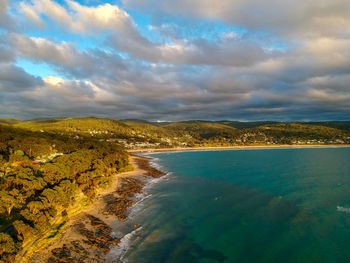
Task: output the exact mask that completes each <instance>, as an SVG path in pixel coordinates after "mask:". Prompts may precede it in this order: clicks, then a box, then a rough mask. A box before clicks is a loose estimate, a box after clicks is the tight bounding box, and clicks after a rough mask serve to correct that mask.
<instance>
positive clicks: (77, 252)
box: [21, 154, 165, 263]
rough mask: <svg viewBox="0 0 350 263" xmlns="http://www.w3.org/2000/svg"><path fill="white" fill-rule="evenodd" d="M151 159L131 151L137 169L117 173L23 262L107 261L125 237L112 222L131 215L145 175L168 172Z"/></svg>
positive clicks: (141, 189)
mask: <svg viewBox="0 0 350 263" xmlns="http://www.w3.org/2000/svg"><path fill="white" fill-rule="evenodd" d="M149 161H150V158H148V157H143V156H137V155H132V154H130V164H132V166H133V168H134V170H132V171H129V172H123V173H120V174H115V175H114V176H113V178H112V181H111V183H110V184H109V186H108V187H107V188H105V189H101V190H100V191H98V193H97V195H96V198H95V200H94V201H93V202H92V204H90V205H89V206H87V207H86V208H83V209H82V210H80V211H79V212H77V213H76V214H74V215H72V216H71V217H69V218H68V219H67V222H66V223H65V225H64V227H62V229H61V230H60V231H59V233H58V235H57V236H56V237H55V238H53V239H52V240H49V238H48V237H43V238H42V240H41V242H38V243H39V244H34V246H33V248H32V251H31V252H30V253H28V254H29V255H27V256H26V257H24V258H23V259H22V261H21V262H32V263H39V262H40V263H41V262H50V263H51V262H52V263H53V262H105V257H106V255H107V254H108V253H109V251H110V249H111V248H112V247H113V246H116V245H118V244H119V242H120V240H121V238H116V237H114V236H113V234H112V228H111V225H112V224H113V223H115V222H117V221H119V222H123V221H126V220H127V219H128V215H129V212H130V211H129V208H130V207H132V206H133V205H135V204H137V202H138V201H137V200H136V201H135V199H134V197H135V195H136V194H138V193H141V192H142V191H143V188H144V187H145V185H146V183H145V182H144V179H147V178H158V177H161V176H163V175H165V173H164V172H162V171H159V170H157V169H155V168H153V167H152V166H151V165H150V164H149ZM136 227H137V226H135V228H136Z"/></svg>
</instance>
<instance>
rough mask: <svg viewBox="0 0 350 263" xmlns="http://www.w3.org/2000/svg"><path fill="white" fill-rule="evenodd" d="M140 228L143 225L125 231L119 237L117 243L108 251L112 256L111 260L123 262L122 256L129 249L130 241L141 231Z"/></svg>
mask: <svg viewBox="0 0 350 263" xmlns="http://www.w3.org/2000/svg"><path fill="white" fill-rule="evenodd" d="M142 229H143V227H142V226H140V227H138V228H136V229H135V230H133V231H131V232H129V233H127V234H126V235H125V236H123V237H122V238H121V239H120V242H119V244H118V245H117V246H115V247H114V248H113V249H112V250H111V251H110V252H109V256H110V257H113V262H124V257H125V255H126V253H127V251H128V250H129V248H130V246H131V244H132V242H133V241H134V240H135V239H136V238H137V237H138V233H139V232H141V231H142Z"/></svg>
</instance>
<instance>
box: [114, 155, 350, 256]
mask: <svg viewBox="0 0 350 263" xmlns="http://www.w3.org/2000/svg"><path fill="white" fill-rule="evenodd" d="M148 156H149V157H152V158H153V160H152V165H153V166H155V167H157V168H159V169H162V170H164V171H166V172H168V173H167V175H166V176H164V177H162V178H160V179H152V180H149V181H148V185H147V187H146V188H145V189H144V193H143V194H142V195H139V196H137V197H136V205H135V206H133V207H132V208H131V210H130V218H129V220H128V221H126V222H116V223H115V224H114V225H113V229H114V234H115V235H116V236H119V237H120V238H121V243H120V244H119V246H117V247H115V248H113V249H112V250H111V252H110V253H109V254H108V256H107V260H108V261H109V262H135V263H142V262H145V263H156V262H162V263H163V262H176V263H177V262H178V263H183V262H194V263H196V262H208V263H209V262H239V263H245V262H254V263H256V262H269V263H271V262H298V263H302V262H305V263H310V262H317V263H319V262H327V263H331V262H350V148H309V149H304V148H303V149H249V150H225V151H197V152H171V153H170V152H168V153H157V154H151V155H148ZM118 260H119V261H118Z"/></svg>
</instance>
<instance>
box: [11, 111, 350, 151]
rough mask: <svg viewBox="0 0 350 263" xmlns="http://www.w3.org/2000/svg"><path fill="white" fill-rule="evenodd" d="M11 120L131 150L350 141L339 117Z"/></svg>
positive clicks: (17, 124) (18, 124)
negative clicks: (324, 119)
mask: <svg viewBox="0 0 350 263" xmlns="http://www.w3.org/2000/svg"><path fill="white" fill-rule="evenodd" d="M11 122H12V123H13V124H12V126H13V127H19V128H24V129H27V130H31V131H41V132H49V133H53V134H59V135H67V136H69V137H71V138H72V137H73V138H91V137H93V138H98V139H100V140H104V141H109V142H119V143H121V144H123V145H124V146H125V147H126V148H129V149H139V148H164V147H193V146H197V147H198V146H199V147H201V146H233V145H271V144H272V145H273V144H348V143H350V122H339V121H338V122H294V123H293V122H290V123H281V122H269V121H265V122H264V121H262V122H237V121H198V120H197V121H185V122H173V123H172V122H164V123H155V122H147V121H142V120H122V121H116V120H110V119H99V118H93V117H89V118H78V119H46V120H36V121H16V120H12V121H11ZM9 125H10V124H9Z"/></svg>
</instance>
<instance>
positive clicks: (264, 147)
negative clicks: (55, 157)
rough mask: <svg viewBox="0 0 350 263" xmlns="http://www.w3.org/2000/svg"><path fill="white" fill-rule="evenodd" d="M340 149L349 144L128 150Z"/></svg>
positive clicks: (131, 151)
mask: <svg viewBox="0 0 350 263" xmlns="http://www.w3.org/2000/svg"><path fill="white" fill-rule="evenodd" d="M339 147H340V148H341V147H350V144H317V145H313V144H302V145H289V144H280V145H247V146H225V147H221V146H220V147H175V148H146V149H133V150H128V152H129V153H153V152H183V151H220V150H223V151H224V150H248V149H289V148H290V149H294V148H339Z"/></svg>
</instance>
